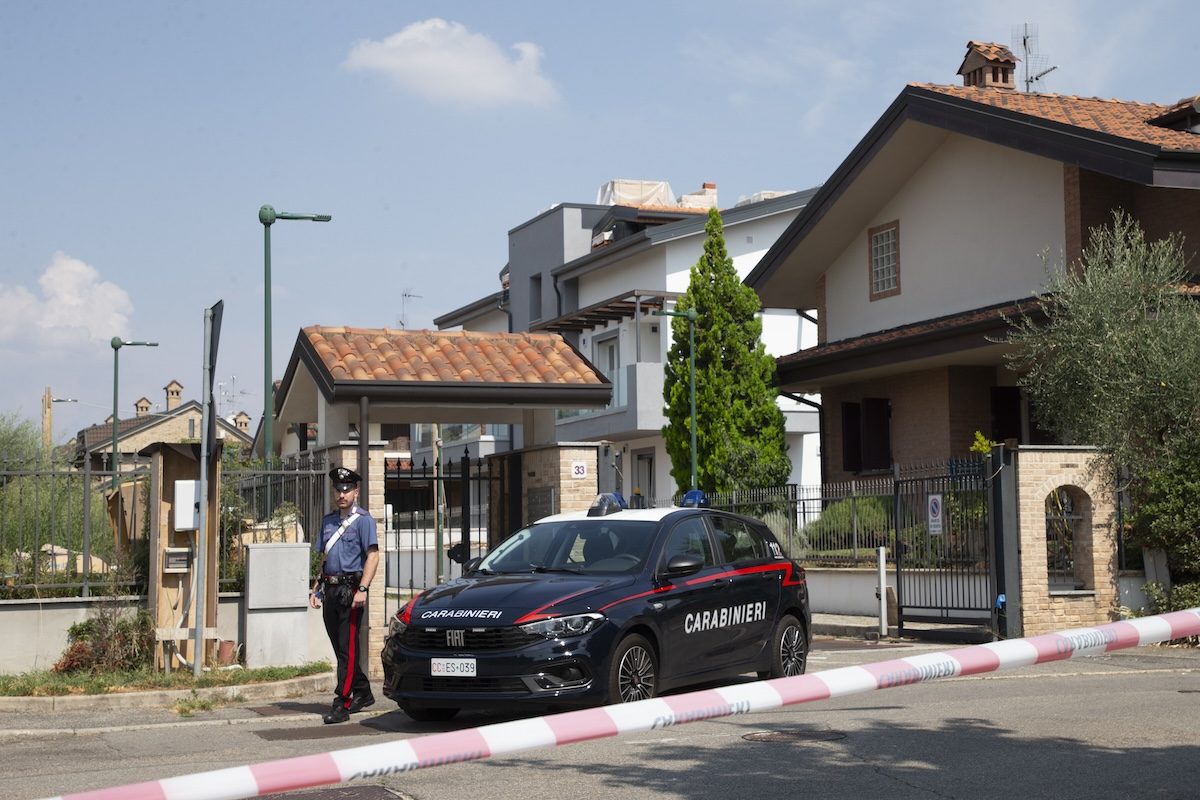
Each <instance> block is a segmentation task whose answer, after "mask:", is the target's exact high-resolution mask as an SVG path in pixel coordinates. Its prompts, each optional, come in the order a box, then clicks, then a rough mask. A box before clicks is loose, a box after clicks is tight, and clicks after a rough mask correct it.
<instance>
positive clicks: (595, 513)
mask: <svg viewBox="0 0 1200 800" xmlns="http://www.w3.org/2000/svg"><path fill="white" fill-rule="evenodd" d="M626 508H629V506H627V505H626V504H625V498H624V497H622V496H621V494H620V492H604V493H602V494H598V495H596V499H595V500H593V501H592V505H591V507H590V508H588V512H587V513H588V516H589V517H606V516H608V515H609V514H615V513H617V512H618V511H621V510H623V509H626Z"/></svg>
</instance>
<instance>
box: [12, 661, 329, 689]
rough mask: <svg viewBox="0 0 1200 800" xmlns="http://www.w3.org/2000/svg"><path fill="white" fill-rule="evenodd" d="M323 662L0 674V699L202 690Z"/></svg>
mask: <svg viewBox="0 0 1200 800" xmlns="http://www.w3.org/2000/svg"><path fill="white" fill-rule="evenodd" d="M332 669H333V667H331V666H330V665H329V663H328V662H326V661H313V662H310V663H308V664H301V665H300V666H295V667H262V668H260V669H221V670H210V671H208V672H204V673H202V674H201V675H200V676H199V677H196V676H194V675H192V673H191V671H190V670H189V671H186V672H185V671H176V672H158V671H155V670H153V669H150V668H149V667H146V668H143V669H137V670H126V671H121V672H101V673H89V672H67V673H58V672H53V671H51V670H38V671H35V672H23V673H21V674H19V675H0V696H5V697H56V696H62V695H71V694H111V693H114V692H139V691H146V690H148V689H205V688H208V687H211V686H241V685H243V684H250V683H270V682H274V681H283V680H287V679H289V678H302V677H304V676H306V675H317V674H320V673H322V672H329V671H330V670H332Z"/></svg>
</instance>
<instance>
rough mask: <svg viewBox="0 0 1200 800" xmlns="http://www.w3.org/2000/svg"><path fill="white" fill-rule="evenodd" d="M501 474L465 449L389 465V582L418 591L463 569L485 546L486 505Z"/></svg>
mask: <svg viewBox="0 0 1200 800" xmlns="http://www.w3.org/2000/svg"><path fill="white" fill-rule="evenodd" d="M499 481H500V476H499V474H497V473H496V472H494V462H493V461H492V460H489V461H487V462H484V461H483V460H482V459H475V460H472V459H471V456H470V453H469V452H468V451H466V450H464V451H463V455H462V456H461V457H460V458H457V459H444V460H443V461H442V462H441V463H440V464H437V463H435V464H433V465H430V464H428V463H426V462H424V461H423V462H422V463H421V465H420V466H417V465H415V464H413V463H411V462H408V463H407V464H405V463H403V462H398V463H395V464H389V465H388V467H387V468H386V470H385V473H384V502H385V504H386V506H387V514H388V518H387V539H388V541H387V542H386V543H385V547H384V551H385V553H386V554H387V573H386V578H387V585H388V587H389V588H391V589H402V590H410V591H413V590H417V589H425V588H429V587H431V586H435V585H436V584H438V583H440V582H441V581H444V580H449V579H450V578H454V577H457V576H458V575H461V574H462V568H463V565H464V564H465V563H466V562H467V561H469V560H470V559H472V558H474V557H475V556H479V555H482V554H483V553H484V552H485V551H486V550H487V546H488V531H489V518H490V515H489V509H490V508H491V505H492V499H493V497H494V496H495V493H494V492H493V490H492V487H493V485H498V484H499Z"/></svg>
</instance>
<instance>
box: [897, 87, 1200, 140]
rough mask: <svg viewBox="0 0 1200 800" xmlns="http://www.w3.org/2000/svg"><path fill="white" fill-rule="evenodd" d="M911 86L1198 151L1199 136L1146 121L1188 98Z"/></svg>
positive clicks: (1132, 138) (1125, 136) (1047, 118)
mask: <svg viewBox="0 0 1200 800" xmlns="http://www.w3.org/2000/svg"><path fill="white" fill-rule="evenodd" d="M911 85H912V86H915V87H917V88H920V89H927V90H929V91H934V92H938V93H939V94H944V95H948V96H950V97H956V98H959V99H962V100H969V101H971V102H974V103H982V104H984V105H989V106H993V107H995V108H1003V109H1005V110H1007V111H1012V112H1014V113H1017V114H1024V115H1026V116H1030V117H1037V118H1039V119H1044V120H1050V121H1052V122H1059V123H1062V124H1064V125H1074V126H1076V127H1079V128H1084V129H1086V130H1091V131H1096V132H1098V133H1106V134H1109V135H1112V136H1117V137H1120V138H1122V139H1129V140H1132V141H1135V142H1142V143H1144V144H1152V145H1157V146H1158V147H1161V148H1163V149H1164V150H1176V151H1182V152H1193V153H1194V152H1200V136H1198V135H1197V134H1194V133H1189V132H1188V131H1179V130H1172V129H1170V128H1163V127H1159V126H1157V125H1152V124H1150V120H1153V119H1156V118H1158V117H1161V116H1162V115H1164V114H1166V113H1168V112H1169V111H1171V110H1173V109H1178V108H1180V107H1181V106H1182V105H1184V104H1185V103H1186V102H1191V101H1190V100H1187V101H1181V102H1180V103H1175V104H1173V105H1170V106H1164V105H1160V104H1158V103H1136V102H1132V101H1127V100H1104V99H1101V98H1098V97H1076V96H1074V95H1060V94H1037V93H1031V92H1017V91H1013V90H1011V89H996V88H984V87H977V86H944V85H941V84H933V83H914V84H911Z"/></svg>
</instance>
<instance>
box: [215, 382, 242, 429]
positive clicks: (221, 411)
mask: <svg viewBox="0 0 1200 800" xmlns="http://www.w3.org/2000/svg"><path fill="white" fill-rule="evenodd" d="M248 394H250V392H248V391H246V390H245V389H242V390H240V391H239V390H238V388H237V375H231V376H230V378H229V383H228V384H226V383H225V382H224V381H218V382H217V416H218V417H221V418H222V419H223V418H224V417H225V415H226V414H229V413H231V412H230V411H229V404H230V403H236V402H237V400H238V398H239V397H244V396H245V395H248Z"/></svg>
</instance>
